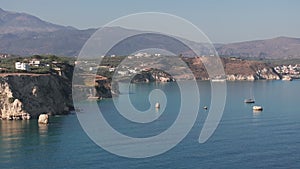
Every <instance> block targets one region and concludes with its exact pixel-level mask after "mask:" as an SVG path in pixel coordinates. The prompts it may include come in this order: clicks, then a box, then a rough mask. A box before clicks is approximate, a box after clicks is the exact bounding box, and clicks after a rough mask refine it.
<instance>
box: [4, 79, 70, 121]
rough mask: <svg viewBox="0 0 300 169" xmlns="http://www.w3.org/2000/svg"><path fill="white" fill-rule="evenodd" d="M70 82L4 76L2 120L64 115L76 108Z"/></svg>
mask: <svg viewBox="0 0 300 169" xmlns="http://www.w3.org/2000/svg"><path fill="white" fill-rule="evenodd" d="M71 93H72V92H71V86H70V82H69V81H68V80H66V79H63V78H61V77H59V76H55V75H35V74H18V75H16V74H4V75H3V74H2V75H1V76H0V118H2V119H28V118H30V117H37V116H38V115H39V114H41V113H48V114H52V115H55V114H64V113H68V112H69V108H71V107H72V97H71Z"/></svg>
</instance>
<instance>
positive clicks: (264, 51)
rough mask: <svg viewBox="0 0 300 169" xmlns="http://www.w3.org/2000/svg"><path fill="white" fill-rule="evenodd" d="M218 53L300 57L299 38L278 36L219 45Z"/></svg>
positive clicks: (275, 57) (249, 56) (280, 57)
mask: <svg viewBox="0 0 300 169" xmlns="http://www.w3.org/2000/svg"><path fill="white" fill-rule="evenodd" d="M216 49H217V51H218V53H219V55H224V56H237V57H242V58H261V59H291V58H300V38H289V37H278V38H273V39H267V40H256V41H248V42H239V43H231V44H225V45H221V46H219V47H217V48H216Z"/></svg>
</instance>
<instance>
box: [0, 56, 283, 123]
mask: <svg viewBox="0 0 300 169" xmlns="http://www.w3.org/2000/svg"><path fill="white" fill-rule="evenodd" d="M185 62H186V63H188V65H189V66H190V69H191V70H192V71H193V73H194V76H195V78H196V80H211V79H209V76H208V75H207V73H206V71H205V67H204V66H203V64H202V63H201V62H200V58H189V59H187V60H185ZM222 62H223V65H224V68H225V69H224V70H225V74H226V75H225V77H221V80H228V81H254V80H280V79H283V77H282V76H281V75H280V74H278V73H276V71H275V70H274V69H273V68H272V67H270V66H268V65H266V64H264V63H261V62H257V61H244V60H230V59H223V60H222ZM237 72H239V73H237ZM183 75H184V74H183ZM98 76H99V77H98ZM97 77H98V79H96V80H95V81H93V82H92V83H93V85H91V86H90V87H86V85H85V84H82V85H79V86H82V87H79V90H80V91H83V92H82V93H83V95H84V96H83V97H84V98H85V99H86V98H88V97H90V98H93V99H95V98H96V99H102V98H111V97H112V95H114V94H116V95H117V94H118V84H113V85H112V84H111V80H110V79H109V78H106V77H103V76H100V75H97ZM100 77H101V78H100ZM179 80H182V79H179ZM183 80H184V79H183ZM217 80H218V79H217ZM83 81H84V80H83ZM172 81H176V78H173V77H172V76H171V75H170V74H168V73H166V72H163V71H160V70H158V69H155V70H150V71H146V72H142V73H139V74H137V75H136V76H134V77H133V79H131V83H149V82H172ZM91 91H92V92H91ZM90 93H93V95H89V94H90ZM72 109H74V107H73V99H72V81H71V79H70V78H68V77H64V76H59V75H57V74H32V73H31V74H30V73H10V74H0V119H3V120H21V119H22V120H26V119H30V118H37V117H38V116H39V115H40V114H48V115H59V114H68V113H69V112H70V110H72Z"/></svg>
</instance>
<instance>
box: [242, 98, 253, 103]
mask: <svg viewBox="0 0 300 169" xmlns="http://www.w3.org/2000/svg"><path fill="white" fill-rule="evenodd" d="M244 103H255V100H254V99H245V100H244Z"/></svg>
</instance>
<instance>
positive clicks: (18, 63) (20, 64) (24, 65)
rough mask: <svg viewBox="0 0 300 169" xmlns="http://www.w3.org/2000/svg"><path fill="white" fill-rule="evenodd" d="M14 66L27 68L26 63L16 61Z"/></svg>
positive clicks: (19, 68)
mask: <svg viewBox="0 0 300 169" xmlns="http://www.w3.org/2000/svg"><path fill="white" fill-rule="evenodd" d="M15 68H16V69H17V70H29V65H28V64H27V63H22V62H16V63H15Z"/></svg>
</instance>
